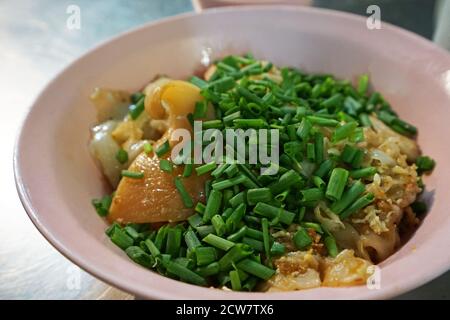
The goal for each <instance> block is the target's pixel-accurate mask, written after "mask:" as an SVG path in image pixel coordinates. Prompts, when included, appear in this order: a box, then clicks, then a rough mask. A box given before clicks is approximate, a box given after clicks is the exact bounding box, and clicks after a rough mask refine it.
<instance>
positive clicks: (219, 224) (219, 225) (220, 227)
mask: <svg viewBox="0 0 450 320" xmlns="http://www.w3.org/2000/svg"><path fill="white" fill-rule="evenodd" d="M211 223H212V225H213V226H214V229H215V230H216V234H217V235H218V236H222V235H223V234H224V233H225V231H226V226H225V222H224V221H223V218H222V216H220V215H218V214H216V215H215V216H213V217H212V218H211Z"/></svg>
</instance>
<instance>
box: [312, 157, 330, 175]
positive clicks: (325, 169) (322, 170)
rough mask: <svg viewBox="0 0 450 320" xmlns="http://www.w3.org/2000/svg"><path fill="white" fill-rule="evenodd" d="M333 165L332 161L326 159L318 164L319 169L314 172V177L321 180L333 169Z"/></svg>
mask: <svg viewBox="0 0 450 320" xmlns="http://www.w3.org/2000/svg"><path fill="white" fill-rule="evenodd" d="M334 165H335V163H334V161H333V160H331V159H327V160H325V161H324V162H322V163H321V164H320V166H319V168H317V170H316V171H315V172H314V175H315V176H317V177H319V178H322V179H323V178H325V177H326V176H327V175H328V173H329V172H330V171H331V170H332V169H333V168H334Z"/></svg>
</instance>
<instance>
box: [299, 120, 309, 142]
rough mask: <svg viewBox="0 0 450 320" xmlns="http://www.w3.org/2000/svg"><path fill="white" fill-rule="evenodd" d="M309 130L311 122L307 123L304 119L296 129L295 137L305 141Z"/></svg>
mask: <svg viewBox="0 0 450 320" xmlns="http://www.w3.org/2000/svg"><path fill="white" fill-rule="evenodd" d="M311 129H312V125H311V122H309V121H308V120H307V119H306V118H303V119H302V122H300V126H299V127H298V129H297V136H298V137H299V138H300V139H302V140H307V139H308V137H309V133H310V132H311Z"/></svg>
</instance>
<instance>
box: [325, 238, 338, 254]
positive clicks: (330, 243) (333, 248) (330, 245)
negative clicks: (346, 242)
mask: <svg viewBox="0 0 450 320" xmlns="http://www.w3.org/2000/svg"><path fill="white" fill-rule="evenodd" d="M323 243H324V244H325V247H326V248H327V251H328V254H329V255H330V257H333V258H334V257H336V256H337V255H338V253H339V250H338V247H337V244H336V240H335V239H334V237H332V236H326V237H325V239H324V240H323Z"/></svg>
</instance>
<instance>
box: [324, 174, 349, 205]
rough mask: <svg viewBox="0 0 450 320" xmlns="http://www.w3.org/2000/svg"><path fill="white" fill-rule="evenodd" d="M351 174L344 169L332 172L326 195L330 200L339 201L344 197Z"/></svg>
mask: <svg viewBox="0 0 450 320" xmlns="http://www.w3.org/2000/svg"><path fill="white" fill-rule="evenodd" d="M348 176H349V172H348V171H347V170H345V169H343V168H335V169H333V171H332V172H331V176H330V181H329V182H328V186H327V191H326V192H325V195H326V197H327V198H328V199H331V200H334V201H336V200H339V199H341V197H342V193H343V192H344V188H345V186H346V184H347V179H348Z"/></svg>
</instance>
